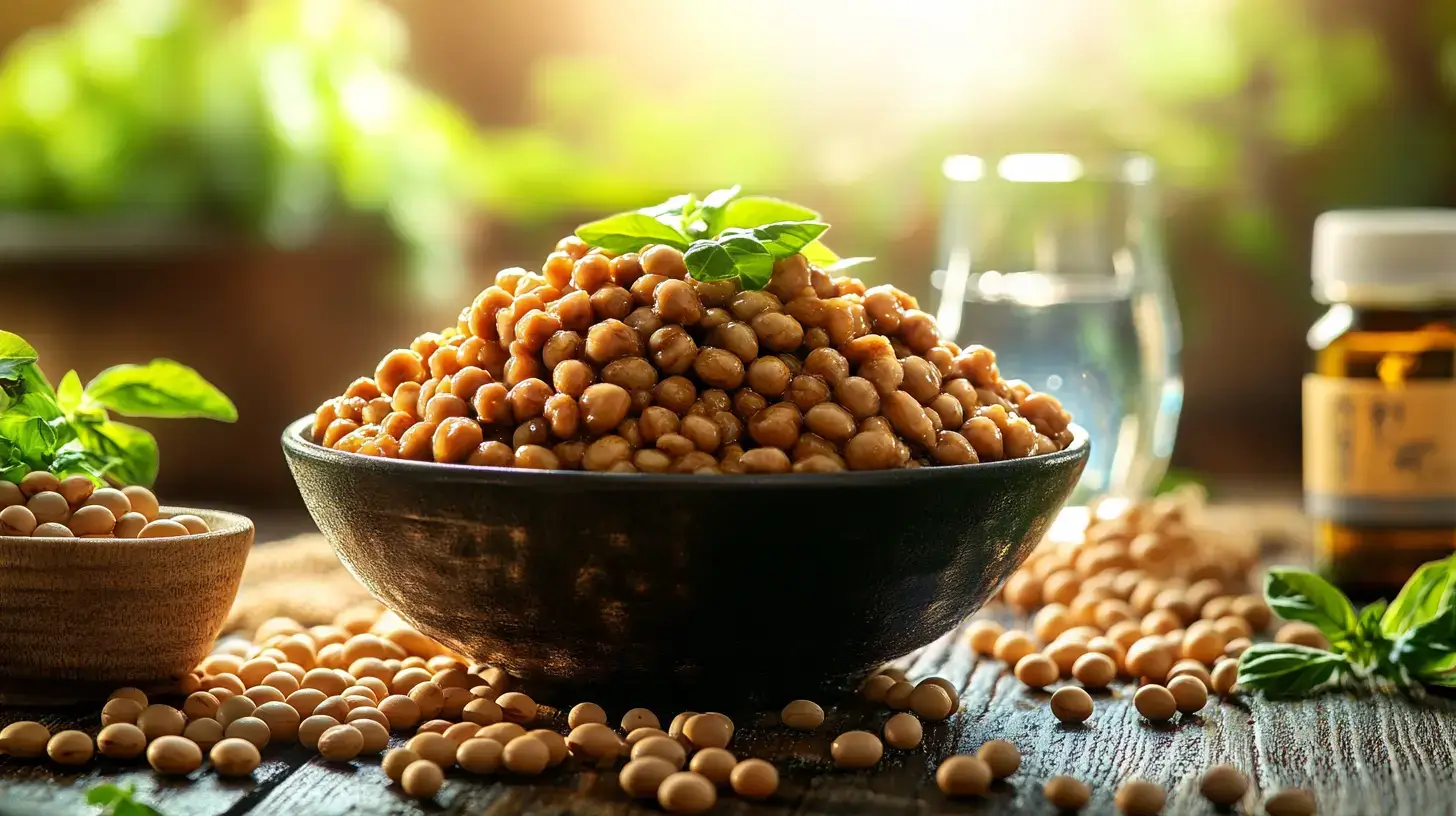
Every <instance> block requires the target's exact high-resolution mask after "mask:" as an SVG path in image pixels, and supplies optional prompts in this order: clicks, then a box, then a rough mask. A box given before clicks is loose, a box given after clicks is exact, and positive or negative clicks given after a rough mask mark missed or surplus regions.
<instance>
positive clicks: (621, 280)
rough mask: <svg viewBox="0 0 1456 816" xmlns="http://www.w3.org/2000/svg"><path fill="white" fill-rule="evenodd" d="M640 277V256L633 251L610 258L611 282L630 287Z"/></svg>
mask: <svg viewBox="0 0 1456 816" xmlns="http://www.w3.org/2000/svg"><path fill="white" fill-rule="evenodd" d="M640 277H642V256H640V255H638V254H637V253H635V252H628V253H625V254H623V255H618V256H617V257H615V258H613V259H612V282H613V283H615V284H617V285H618V286H626V287H630V286H631V285H632V284H633V283H636V282H637V279H638V278H640Z"/></svg>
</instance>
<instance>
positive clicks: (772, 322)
mask: <svg viewBox="0 0 1456 816" xmlns="http://www.w3.org/2000/svg"><path fill="white" fill-rule="evenodd" d="M750 325H751V326H752V327H753V331H754V333H755V334H757V335H758V343H759V345H760V346H762V347H764V348H769V349H772V350H774V351H793V350H794V349H797V348H798V347H799V344H800V343H802V342H803V341H804V327H803V326H800V325H799V321H797V320H795V319H793V318H792V317H789V316H788V315H786V314H783V313H782V312H761V313H760V314H758V315H757V316H755V317H754V318H753V320H752V322H751V323H750Z"/></svg>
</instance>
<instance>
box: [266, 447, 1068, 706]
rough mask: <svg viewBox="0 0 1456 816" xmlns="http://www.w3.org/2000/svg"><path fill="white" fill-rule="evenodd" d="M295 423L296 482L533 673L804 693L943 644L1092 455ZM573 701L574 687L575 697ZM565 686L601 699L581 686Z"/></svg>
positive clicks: (404, 579)
mask: <svg viewBox="0 0 1456 816" xmlns="http://www.w3.org/2000/svg"><path fill="white" fill-rule="evenodd" d="M311 422H312V419H311V418H305V419H303V420H300V421H298V422H296V423H294V424H293V425H291V426H290V427H289V428H288V430H287V431H285V432H284V435H283V448H284V451H285V453H286V454H287V457H288V464H289V466H290V467H291V468H292V470H293V475H294V478H295V479H296V480H297V482H298V487H299V490H300V491H301V492H302V494H303V498H304V501H305V502H306V503H307V504H308V508H309V511H310V512H311V513H312V514H313V517H314V520H315V521H316V522H318V526H319V528H320V529H321V530H322V531H323V533H324V535H325V536H326V537H327V538H328V540H329V541H330V543H331V544H332V545H333V547H334V549H335V550H336V551H337V552H338V554H339V557H340V558H341V559H342V560H343V562H344V564H345V565H347V566H348V568H349V570H350V571H352V572H353V573H354V575H355V576H356V577H357V578H358V579H359V580H360V581H361V582H362V583H363V584H364V586H366V587H367V588H368V589H369V591H370V592H372V593H373V594H374V596H375V597H377V598H378V599H379V600H380V601H381V602H383V603H384V604H385V605H386V606H388V607H389V608H390V609H393V610H395V611H396V612H398V613H399V614H400V616H401V617H403V618H404V619H405V620H407V621H409V622H410V623H411V624H413V625H415V626H417V627H418V628H419V629H420V630H421V631H423V632H425V633H427V634H429V635H431V636H433V637H435V638H437V639H439V640H440V641H441V642H442V643H445V644H446V645H448V646H450V647H452V648H454V649H456V650H458V651H459V652H461V653H462V654H465V655H468V656H470V657H471V658H473V659H475V660H477V661H480V662H484V663H491V664H493V665H499V666H503V667H505V668H507V669H508V670H510V671H511V672H512V673H514V674H517V675H520V676H522V677H524V678H526V679H527V680H528V681H529V682H530V683H531V684H532V687H533V688H542V687H553V686H554V687H558V688H557V689H556V690H558V691H560V692H562V693H567V692H570V691H578V692H581V693H587V691H588V690H589V691H590V693H591V694H592V695H593V696H591V697H590V699H593V700H597V699H611V698H612V697H613V696H615V695H619V694H622V695H635V697H636V699H639V700H640V699H643V697H642V695H643V694H645V693H647V690H648V689H652V691H653V692H654V693H656V694H659V695H661V694H663V693H668V694H670V693H671V692H672V691H674V690H677V691H682V690H684V689H690V690H691V691H692V698H693V699H694V700H695V701H697V703H698V704H699V705H703V704H707V703H706V702H705V700H707V699H711V698H713V697H715V696H717V695H718V694H720V693H721V694H732V695H733V698H734V699H739V700H741V699H742V698H743V696H744V694H745V692H746V691H748V690H753V691H757V692H760V693H762V694H763V695H765V696H766V697H767V698H769V699H775V700H784V699H790V696H789V695H792V694H795V693H807V692H808V691H810V690H813V689H818V688H822V687H823V686H824V685H826V684H832V683H835V682H843V681H844V680H845V679H846V678H848V677H850V676H852V675H855V674H857V673H861V672H864V671H867V670H869V669H871V668H874V667H875V666H877V665H879V664H881V663H883V662H885V661H887V660H890V659H892V658H895V657H898V656H900V655H903V654H905V653H907V652H910V651H912V650H914V649H916V648H918V647H920V646H923V645H925V644H926V643H929V642H930V641H932V640H934V639H935V638H936V637H938V636H940V635H941V634H943V633H944V632H946V631H947V630H949V629H950V628H952V627H954V626H955V625H956V624H957V623H959V622H960V621H961V620H962V619H964V618H965V617H966V616H967V615H970V614H971V613H972V612H974V611H976V610H977V609H978V608H980V606H981V605H982V604H983V603H985V602H986V599H987V598H989V597H990V596H991V594H992V593H993V592H994V591H995V590H996V588H997V587H999V586H1000V585H1001V583H1002V582H1003V581H1005V580H1006V578H1007V577H1009V576H1010V575H1011V573H1012V571H1014V570H1015V569H1016V567H1017V566H1018V565H1020V564H1021V562H1022V561H1023V560H1024V559H1025V558H1026V556H1027V554H1028V553H1030V551H1031V549H1032V548H1033V547H1034V546H1035V545H1036V543H1037V542H1038V541H1039V540H1040V539H1041V537H1042V534H1043V533H1044V532H1045V531H1046V529H1047V526H1048V525H1049V524H1050V523H1051V521H1052V519H1053V517H1054V516H1055V515H1056V513H1057V511H1058V509H1059V508H1060V507H1061V506H1062V503H1063V502H1064V501H1065V500H1066V498H1067V496H1068V494H1070V493H1071V492H1072V488H1073V487H1074V486H1075V485H1076V484H1077V479H1078V477H1079V476H1080V475H1081V473H1082V468H1083V466H1084V465H1085V464H1086V462H1087V452H1088V440H1087V436H1086V433H1085V432H1084V431H1083V430H1081V429H1080V428H1077V429H1075V433H1076V441H1075V442H1074V443H1073V444H1072V445H1071V446H1069V447H1068V448H1067V449H1066V450H1064V451H1061V452H1059V453H1054V454H1049V455H1045V456H1037V457H1033V458H1029V459H1018V460H1014V461H1006V462H992V463H986V464H979V465H964V466H956V467H931V468H919V469H914V470H896V471H877V472H860V473H836V474H788V475H782V476H713V475H666V474H662V475H656V474H601V473H585V472H561V471H557V472H552V471H531V470H514V469H509V468H482V467H469V466H464V465H440V464H434V463H428V462H413V461H403V460H398V459H382V458H373V457H365V456H358V455H355V454H349V453H342V452H339V451H334V450H330V449H328V448H324V447H322V446H320V445H316V444H314V443H313V442H311V441H309V440H308V439H307V438H306V434H307V431H308V429H309V427H310V423H311ZM558 699H563V698H558ZM564 699H587V698H586V697H580V698H576V697H569V698H564Z"/></svg>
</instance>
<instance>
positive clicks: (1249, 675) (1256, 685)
mask: <svg viewBox="0 0 1456 816" xmlns="http://www.w3.org/2000/svg"><path fill="white" fill-rule="evenodd" d="M1348 665H1349V664H1348V662H1347V661H1346V660H1345V658H1344V657H1343V656H1342V655H1338V654H1335V653H1334V652H1326V651H1324V650H1323V649H1311V648H1309V647H1308V646H1296V645H1293V644H1289V643H1256V644H1254V645H1253V646H1250V647H1249V648H1248V649H1246V650H1245V651H1244V654H1243V656H1241V657H1240V658H1239V680H1238V684H1239V685H1240V686H1243V687H1244V688H1247V689H1253V690H1256V691H1262V692H1264V693H1265V694H1267V695H1269V696H1271V697H1299V696H1303V695H1306V694H1308V693H1310V692H1311V691H1313V690H1314V689H1316V688H1318V687H1319V686H1321V685H1324V684H1325V683H1327V682H1329V681H1330V680H1331V679H1332V678H1333V677H1334V676H1335V674H1336V673H1337V672H1339V671H1340V670H1341V669H1343V668H1345V667H1346V666H1348Z"/></svg>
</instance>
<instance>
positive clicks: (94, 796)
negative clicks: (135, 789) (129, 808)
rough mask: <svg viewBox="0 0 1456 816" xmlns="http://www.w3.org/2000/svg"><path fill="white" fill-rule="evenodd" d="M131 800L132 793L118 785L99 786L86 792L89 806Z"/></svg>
mask: <svg viewBox="0 0 1456 816" xmlns="http://www.w3.org/2000/svg"><path fill="white" fill-rule="evenodd" d="M129 798H131V792H130V791H128V790H126V789H125V788H122V787H118V786H116V785H97V786H96V787H94V788H92V789H90V790H88V791H86V803H87V804H89V805H97V806H101V805H109V804H111V803H112V802H115V801H116V800H118V799H129Z"/></svg>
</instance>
